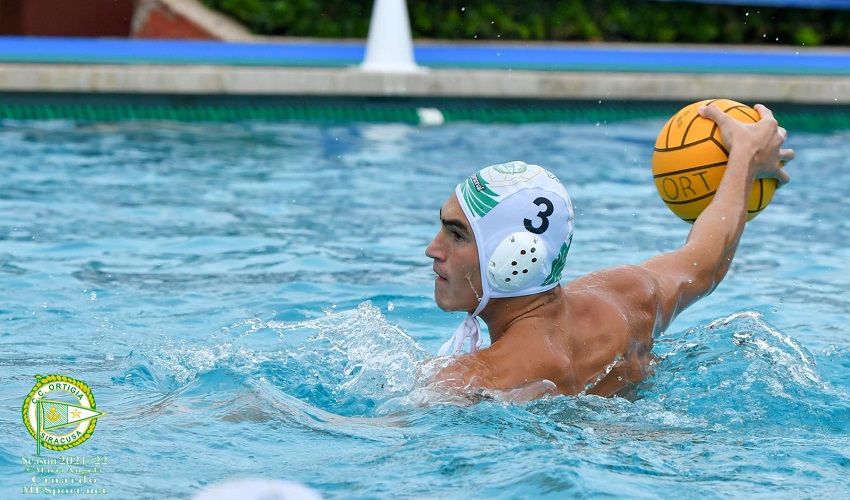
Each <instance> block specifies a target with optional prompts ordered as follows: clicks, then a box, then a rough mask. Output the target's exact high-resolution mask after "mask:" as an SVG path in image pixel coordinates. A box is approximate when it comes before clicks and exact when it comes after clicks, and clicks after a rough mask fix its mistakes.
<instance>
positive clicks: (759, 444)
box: [0, 116, 850, 498]
mask: <svg viewBox="0 0 850 500" xmlns="http://www.w3.org/2000/svg"><path fill="white" fill-rule="evenodd" d="M779 119H780V121H781V120H782V117H781V116H779ZM662 125H663V120H632V121H621V122H616V123H592V122H588V123H561V124H551V123H548V124H523V125H507V124H502V125H500V124H494V125H482V124H473V123H454V124H447V125H444V126H441V127H416V126H412V125H405V124H391V123H390V124H360V123H340V124H324V125H321V124H313V123H297V122H290V123H265V122H239V123H209V124H183V123H177V122H113V123H93V122H71V121H44V122H10V121H7V122H4V123H3V124H2V126H0V152H2V154H0V171H2V172H3V175H2V177H0V286H2V292H3V293H2V295H3V301H2V303H1V304H0V321H1V322H2V323H0V381H2V388H3V390H2V392H0V433H2V435H3V436H4V439H3V440H2V441H0V487H2V490H0V497H3V498H9V497H17V496H19V495H24V492H25V491H27V490H26V488H27V487H32V486H33V485H47V486H53V487H60V486H62V485H61V484H60V485H57V484H55V483H51V480H58V479H61V478H66V479H67V478H68V477H74V474H68V473H41V472H38V471H33V470H32V468H31V467H29V466H27V465H25V462H26V459H32V458H36V457H37V455H36V443H35V440H34V439H33V438H32V437H31V436H30V435H29V434H28V433H27V430H26V428H25V427H24V425H23V422H22V419H21V408H22V404H23V402H24V398H25V396H26V395H27V393H28V392H29V391H30V390H31V389H32V388H33V386H34V384H35V375H50V374H61V375H66V376H69V377H73V378H76V379H78V380H81V381H84V382H85V383H86V384H88V386H89V387H90V388H91V390H92V393H93V394H94V396H95V398H96V402H97V409H98V410H100V411H104V412H106V415H104V416H103V417H101V418H100V419H98V421H97V426H96V430H95V431H94V433H93V435H92V436H91V438H90V439H89V440H88V441H86V442H84V443H82V444H80V445H79V446H77V447H76V448H73V449H71V450H68V451H65V452H53V451H49V450H42V455H41V457H54V458H55V457H61V456H73V457H88V460H89V462H88V463H89V464H90V465H91V464H92V460H94V458H93V457H100V458H98V460H102V461H103V462H104V463H102V464H100V470H98V471H95V472H91V473H90V474H89V479H91V478H94V479H96V486H98V487H101V488H105V489H106V491H107V494H106V495H100V497H104V496H109V497H112V498H189V497H191V496H192V495H194V494H196V493H197V492H198V491H200V490H201V488H203V487H204V486H206V485H209V484H213V483H218V482H221V481H226V480H230V479H235V478H242V477H265V478H276V479H285V480H292V481H297V482H301V483H304V484H306V485H308V486H310V487H312V488H314V489H315V490H317V491H318V492H320V493H321V495H323V496H324V497H325V498H522V497H527V498H545V497H549V498H564V497H573V496H577V497H595V496H612V497H614V496H616V497H631V498H667V497H670V496H672V495H678V496H679V497H680V498H721V497H722V498H726V497H745V498H750V497H753V496H758V497H788V496H793V497H811V496H820V495H823V494H827V495H829V496H831V497H834V498H840V497H846V496H847V495H848V494H850V451H848V450H850V327H848V321H847V318H848V313H850V294H848V293H847V291H848V287H850V274H849V273H848V267H850V250H848V247H850V236H848V235H850V213H848V211H850V208H848V205H850V203H848V201H850V196H848V195H847V193H846V189H845V187H846V186H850V169H848V160H847V158H848V157H850V130H830V131H823V132H795V131H794V130H792V131H791V132H790V139H789V145H790V146H791V147H794V148H795V149H797V152H798V159H797V160H796V161H795V162H793V163H792V164H790V165H789V166H788V168H789V170H790V172H791V173H792V176H793V181H792V184H790V185H789V186H787V187H786V188H784V189H782V190H780V191H779V192H778V193H777V195H776V197H775V198H774V201H773V203H772V204H771V206H769V207H768V208H767V209H766V210H765V211H764V212H763V213H762V214H760V215H759V216H758V217H757V218H756V219H755V220H754V221H752V222H750V223H749V224H748V227H747V231H746V233H745V235H744V237H743V240H742V242H741V246H740V250H739V253H738V256H737V257H736V259H735V261H734V263H733V267H732V269H731V272H730V273H729V276H728V277H727V278H726V280H725V281H724V282H723V283H722V284H721V285H720V287H719V288H718V289H717V290H716V292H715V293H714V294H713V295H711V296H710V297H708V298H706V299H704V300H703V301H701V302H700V303H698V304H696V305H695V306H693V307H692V308H691V309H689V310H688V311H686V312H685V313H684V314H682V315H681V316H680V317H679V318H678V319H677V320H676V321H675V323H674V324H673V325H672V327H671V328H670V329H669V330H668V331H667V332H665V334H664V335H663V336H661V337H659V338H658V341H657V345H656V347H655V353H656V354H657V355H658V356H659V361H658V365H657V370H656V374H655V376H654V377H653V378H651V379H650V380H647V381H646V382H644V383H642V384H640V385H639V386H638V387H636V388H635V390H634V391H633V392H634V393H633V394H632V395H631V397H630V398H628V399H623V398H613V399H603V398H598V397H591V396H578V397H549V398H544V399H541V400H538V401H534V402H530V403H523V404H513V405H511V404H504V403H500V402H496V401H490V400H485V401H481V402H480V403H478V404H475V405H472V406H464V405H458V404H453V403H456V402H453V401H450V400H440V399H439V398H435V397H434V395H433V394H428V393H425V392H423V390H422V389H421V388H418V387H417V385H416V384H417V380H418V379H417V371H421V370H424V369H427V368H428V366H429V363H430V362H428V361H427V360H429V358H431V357H432V356H433V355H434V354H435V353H436V351H437V349H438V348H439V346H440V345H441V343H442V342H443V341H444V340H445V339H446V338H447V337H448V336H449V335H450V334H451V333H452V332H453V330H454V328H455V327H456V325H457V324H458V322H459V321H460V320H461V319H462V317H461V316H460V315H457V314H455V315H452V314H447V313H443V312H441V311H440V310H439V309H438V308H437V307H436V306H435V305H434V303H433V299H432V291H433V275H432V272H431V263H430V261H429V260H428V259H427V258H426V257H425V256H424V248H425V246H426V244H427V243H428V242H429V241H430V238H431V237H432V236H433V234H434V233H435V232H436V231H437V229H438V209H439V207H440V206H441V205H442V203H443V202H444V201H445V200H446V198H447V197H448V195H449V194H450V193H451V190H452V189H453V187H454V186H455V184H457V183H458V182H459V181H460V180H462V179H463V178H464V177H465V176H467V175H468V174H469V173H471V172H472V171H474V170H476V169H478V168H480V167H483V166H486V165H489V164H493V163H498V162H504V161H508V160H514V159H522V160H525V161H527V162H530V163H537V164H540V165H543V166H546V167H548V168H550V169H551V170H553V171H554V172H555V173H557V174H558V175H559V176H560V177H561V179H562V180H563V181H564V183H565V184H566V186H567V188H568V189H569V191H570V194H571V196H572V198H573V202H574V204H575V208H576V232H575V239H574V243H573V247H572V250H571V253H570V257H569V259H568V262H567V266H566V269H565V274H564V279H565V281H566V280H569V279H572V278H575V277H577V276H580V275H583V274H585V273H587V272H590V271H593V270H595V269H599V268H602V267H606V266H612V265H616V264H620V263H637V262H639V261H641V260H642V259H645V258H647V257H649V256H652V255H654V254H656V253H658V252H662V251H665V250H671V249H673V248H675V247H676V246H677V245H678V244H680V243H681V242H683V241H684V238H685V237H686V235H687V232H688V229H689V227H690V226H688V225H687V224H685V223H684V222H681V221H680V220H678V219H677V218H676V217H674V216H673V215H672V214H671V213H670V212H669V211H668V209H667V208H666V207H665V206H664V205H663V204H662V203H661V201H660V199H659V198H658V195H657V194H656V192H655V188H654V186H653V183H652V177H651V173H650V169H649V161H650V157H651V154H652V147H653V144H654V140H655V135H656V133H657V131H658V130H660V128H661V126H662ZM30 491H31V490H30ZM24 496H26V495H24ZM55 496H56V497H59V498H67V497H75V495H67V494H64V493H62V494H59V495H55ZM91 496H92V495H89V497H91ZM94 496H97V495H94ZM80 497H85V495H80Z"/></svg>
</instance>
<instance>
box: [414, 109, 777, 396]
mask: <svg viewBox="0 0 850 500" xmlns="http://www.w3.org/2000/svg"><path fill="white" fill-rule="evenodd" d="M756 110H757V111H758V112H759V114H760V116H761V119H760V120H759V121H758V122H757V123H753V124H744V123H741V122H738V121H736V120H735V119H734V118H732V117H730V116H728V115H726V114H724V113H723V112H722V111H721V110H720V109H719V108H717V107H716V106H714V105H711V106H708V107H703V108H701V109H700V114H701V115H702V116H704V117H706V118H709V119H711V120H714V121H715V122H717V124H718V125H719V126H720V128H721V131H722V134H723V141H724V143H725V144H726V145H727V146H728V147H729V148H730V152H729V160H728V166H727V169H726V173H725V175H724V177H723V179H722V181H721V183H720V186H719V187H718V189H717V193H716V194H715V196H714V200H713V202H712V203H711V204H710V205H709V206H708V208H706V209H705V211H704V212H703V213H702V214H701V215H700V216H699V217H698V218H697V220H696V221H695V222H694V225H693V228H692V229H691V232H690V234H689V235H688V238H687V241H686V242H685V244H684V245H683V246H682V247H681V248H679V249H677V250H675V251H672V252H669V253H665V254H661V255H658V256H655V257H653V258H650V259H648V260H646V261H645V262H642V263H640V264H638V265H622V266H618V267H614V268H610V269H604V270H600V271H596V272H593V273H590V274H588V275H586V276H583V277H581V278H578V279H576V280H574V281H572V282H570V283H568V284H566V285H564V286H561V284H560V279H561V271H562V269H563V267H564V264H565V260H566V257H567V253H568V250H569V248H570V244H571V242H572V234H573V209H572V204H571V202H570V198H569V195H568V194H567V191H566V189H565V188H564V187H563V185H562V184H561V183H560V181H559V180H558V179H557V177H555V176H554V175H553V174H552V173H550V172H548V171H546V170H545V169H543V168H541V167H539V166H536V165H526V164H525V163H523V162H511V163H505V164H501V165H494V166H490V167H487V168H484V169H482V170H480V171H479V172H476V173H475V174H473V175H472V176H470V177H469V178H468V179H467V180H465V181H464V182H461V183H460V185H458V187H457V188H456V189H455V192H454V193H453V194H452V195H451V197H450V198H449V199H448V201H446V203H445V204H444V205H443V206H442V208H441V209H440V220H441V223H442V226H441V229H440V231H439V232H438V233H437V235H436V237H435V238H434V240H433V241H431V243H430V244H429V245H428V247H427V248H426V250H425V254H426V255H427V256H428V257H430V258H431V259H433V269H434V272H435V273H436V275H437V276H436V278H435V284H434V299H435V301H436V303H437V305H438V306H439V307H440V308H441V309H443V310H445V311H467V312H468V315H467V317H466V318H465V319H464V321H463V322H462V324H461V325H460V326H459V327H458V329H457V330H456V331H455V333H454V335H453V336H452V338H451V339H450V340H449V341H448V342H446V344H445V345H443V347H442V348H441V349H440V354H441V355H447V354H451V355H456V357H454V358H453V360H452V362H451V363H449V364H448V365H447V366H446V367H445V368H443V369H442V370H440V371H439V372H438V373H437V374H436V375H435V376H434V377H433V379H432V380H431V383H432V384H433V385H435V386H437V387H440V388H443V389H446V390H450V391H453V392H462V393H475V392H478V391H480V390H486V389H493V390H502V391H506V390H514V392H513V394H520V396H519V397H520V398H533V397H538V396H541V395H543V394H546V393H558V394H578V393H582V392H586V393H588V394H598V395H605V396H610V395H614V394H616V393H617V392H618V391H621V390H623V389H624V388H626V387H628V386H630V385H632V384H634V383H635V382H638V381H641V380H643V379H644V378H645V377H646V376H647V374H649V373H650V370H649V366H650V363H649V361H650V356H651V354H650V351H651V349H652V343H653V338H654V337H655V336H656V335H658V334H659V333H660V332H662V331H664V330H665V329H666V328H667V327H668V326H669V325H670V323H671V322H672V321H673V319H674V318H675V317H676V316H677V315H678V314H679V313H680V312H681V311H683V310H684V309H685V308H687V307H688V306H690V305H691V304H693V303H694V302H696V301H697V300H698V299H700V298H702V297H704V296H706V295H708V294H709V293H711V291H712V290H714V288H715V287H716V286H717V284H718V283H719V282H720V281H721V280H722V279H723V277H724V276H725V275H726V272H727V271H728V270H729V266H730V264H731V261H732V257H733V255H734V253H735V251H736V249H737V247H738V242H739V240H740V237H741V234H742V233H743V230H744V225H745V223H746V220H747V200H748V198H749V194H750V190H751V188H752V184H753V181H754V179H758V178H775V179H777V180H778V181H779V184H780V185H782V184H785V183H787V182H788V181H789V177H788V174H787V173H786V172H785V171H784V170H782V169H781V167H780V160H782V161H784V162H788V161H790V160H791V159H793V157H794V152H793V151H792V150H790V149H780V148H781V146H782V144H783V142H784V141H785V136H786V132H785V130H784V129H782V128H780V127H779V126H778V124H777V122H776V120H775V119H774V118H773V114H772V113H771V112H770V110H768V109H767V108H766V107H764V106H761V105H757V106H756ZM478 318H480V319H482V320H483V321H484V322H485V323H486V324H487V327H488V330H489V334H490V341H491V345H490V346H489V347H487V348H484V349H481V345H482V339H481V328H480V324H479V321H478ZM466 339H469V340H470V346H469V350H470V352H469V353H467V354H463V353H462V350H463V346H464V344H465V341H466ZM524 388H528V389H529V390H525V389H524Z"/></svg>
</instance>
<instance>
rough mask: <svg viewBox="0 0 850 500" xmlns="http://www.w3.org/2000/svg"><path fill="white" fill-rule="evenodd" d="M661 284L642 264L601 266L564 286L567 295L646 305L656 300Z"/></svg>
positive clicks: (631, 305) (623, 303) (629, 305)
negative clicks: (603, 267)
mask: <svg viewBox="0 0 850 500" xmlns="http://www.w3.org/2000/svg"><path fill="white" fill-rule="evenodd" d="M657 290H658V283H657V281H656V280H655V279H654V277H653V276H652V274H651V273H649V272H647V271H646V269H643V268H642V267H640V266H636V265H630V264H623V265H619V266H616V267H610V268H606V269H600V270H598V271H594V272H592V273H590V274H587V275H585V276H582V277H581V278H578V279H576V280H574V281H572V282H570V283H569V284H567V286H566V287H565V291H566V292H567V293H568V294H574V295H579V296H581V295H584V296H587V298H588V299H593V300H603V301H610V302H613V303H616V304H618V305H625V306H626V307H635V306H638V307H639V306H643V305H644V302H647V303H648V302H650V301H653V300H655V295H656V293H657Z"/></svg>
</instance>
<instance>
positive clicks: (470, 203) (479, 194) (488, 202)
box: [460, 172, 499, 219]
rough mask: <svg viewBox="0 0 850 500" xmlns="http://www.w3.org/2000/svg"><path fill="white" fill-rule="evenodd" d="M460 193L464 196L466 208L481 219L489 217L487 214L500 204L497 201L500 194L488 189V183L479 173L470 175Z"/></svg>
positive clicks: (462, 185)
mask: <svg viewBox="0 0 850 500" xmlns="http://www.w3.org/2000/svg"><path fill="white" fill-rule="evenodd" d="M460 192H461V194H462V195H463V201H464V202H466V206H467V207H469V210H470V211H472V213H473V214H475V215H476V216H477V217H478V218H479V219H480V218H481V217H484V216H485V215H487V212H489V211H490V210H492V209H493V207H495V206H496V205H498V204H499V202H498V201H496V198H498V197H499V194H498V193H496V192H494V191H493V190H492V189H490V188H489V187H487V181H485V180H484V178H483V177H481V174H480V173H478V172H476V173H474V174H472V175H470V176H469V178H468V179H466V182H464V183H463V184H461V186H460Z"/></svg>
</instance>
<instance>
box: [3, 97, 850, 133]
mask: <svg viewBox="0 0 850 500" xmlns="http://www.w3.org/2000/svg"><path fill="white" fill-rule="evenodd" d="M674 108H676V105H675V104H669V103H668V104H664V105H659V104H657V103H656V104H652V103H650V104H647V105H646V106H644V107H641V103H628V105H623V106H621V107H618V106H617V105H616V104H612V105H608V106H605V107H592V106H590V105H588V104H581V105H574V106H563V107H557V106H554V107H552V106H551V103H550V107H539V108H538V107H525V108H524V107H496V106H493V107H451V106H450V107H443V108H435V107H414V106H371V107H370V106H154V105H47V104H27V105H15V104H0V120H24V121H26V120H73V121H125V120H139V121H145V120H148V121H181V122H233V121H305V122H372V123H375V122H379V123H380V122H384V123H408V124H412V125H422V126H439V125H443V124H445V123H451V122H477V123H541V122H575V123H579V122H582V123H586V122H595V123H610V122H620V121H627V120H646V119H659V118H668V117H669V116H670V115H671V114H672V113H673V112H675V109H674ZM801 109H802V110H788V111H783V110H781V109H779V110H778V111H777V118H778V119H779V120H780V122H781V123H782V124H783V126H784V127H785V128H789V129H801V130H825V129H826V130H835V129H848V128H850V108H847V107H838V108H817V107H812V108H811V109H809V108H801Z"/></svg>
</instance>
